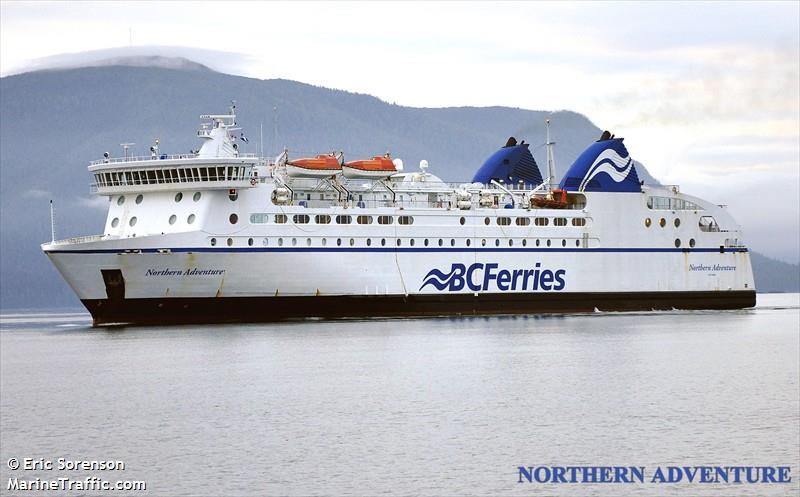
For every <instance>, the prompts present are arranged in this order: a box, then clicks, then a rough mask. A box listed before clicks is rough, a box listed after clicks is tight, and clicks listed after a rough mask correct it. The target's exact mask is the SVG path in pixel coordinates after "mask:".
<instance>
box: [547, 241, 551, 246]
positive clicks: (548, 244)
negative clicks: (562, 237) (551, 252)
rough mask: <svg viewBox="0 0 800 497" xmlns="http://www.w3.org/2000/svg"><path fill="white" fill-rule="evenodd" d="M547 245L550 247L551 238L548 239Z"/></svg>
mask: <svg viewBox="0 0 800 497" xmlns="http://www.w3.org/2000/svg"><path fill="white" fill-rule="evenodd" d="M547 246H548V247H549V246H550V240H549V239H548V240H547Z"/></svg>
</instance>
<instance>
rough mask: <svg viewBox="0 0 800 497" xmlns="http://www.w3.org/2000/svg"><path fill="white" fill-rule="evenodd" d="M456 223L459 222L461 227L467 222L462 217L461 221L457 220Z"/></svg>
mask: <svg viewBox="0 0 800 497" xmlns="http://www.w3.org/2000/svg"><path fill="white" fill-rule="evenodd" d="M458 222H459V223H461V225H462V226H463V225H464V223H466V222H467V220H466V219H465V218H463V217H462V218H461V219H459V220H458Z"/></svg>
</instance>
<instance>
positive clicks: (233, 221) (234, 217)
mask: <svg viewBox="0 0 800 497" xmlns="http://www.w3.org/2000/svg"><path fill="white" fill-rule="evenodd" d="M228 221H230V222H231V224H236V223H238V222H239V216H238V215H236V213H235V212H234V213H233V214H231V215H230V216H228Z"/></svg>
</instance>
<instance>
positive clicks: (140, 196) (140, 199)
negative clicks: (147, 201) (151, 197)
mask: <svg viewBox="0 0 800 497" xmlns="http://www.w3.org/2000/svg"><path fill="white" fill-rule="evenodd" d="M142 200H144V195H142V194H139V195H136V203H137V204H141V203H142Z"/></svg>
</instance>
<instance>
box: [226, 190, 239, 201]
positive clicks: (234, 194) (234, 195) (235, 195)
mask: <svg viewBox="0 0 800 497" xmlns="http://www.w3.org/2000/svg"><path fill="white" fill-rule="evenodd" d="M238 198H239V192H237V191H236V189H235V188H231V189H230V190H228V199H229V200H230V201H231V202H236V199H238Z"/></svg>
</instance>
